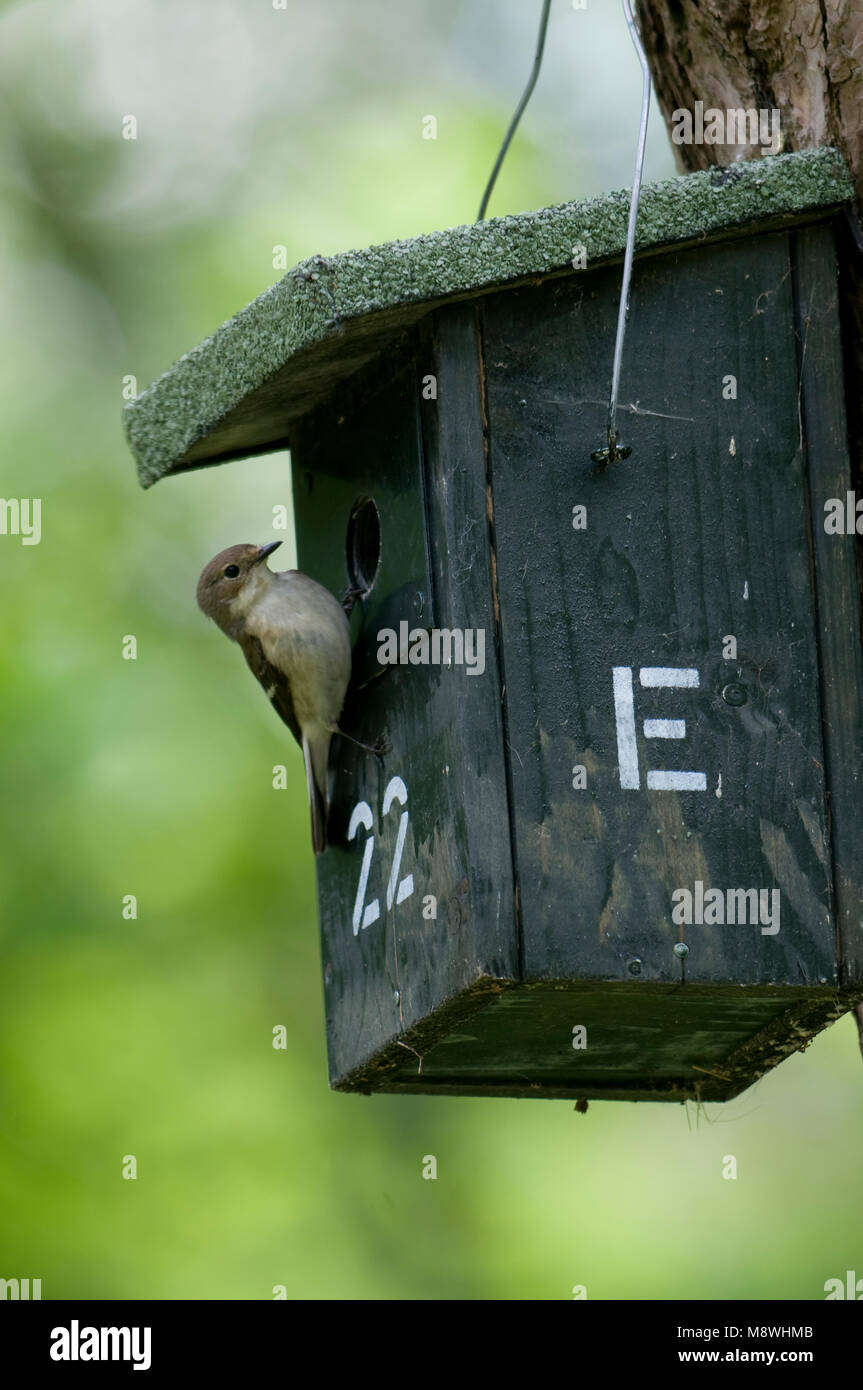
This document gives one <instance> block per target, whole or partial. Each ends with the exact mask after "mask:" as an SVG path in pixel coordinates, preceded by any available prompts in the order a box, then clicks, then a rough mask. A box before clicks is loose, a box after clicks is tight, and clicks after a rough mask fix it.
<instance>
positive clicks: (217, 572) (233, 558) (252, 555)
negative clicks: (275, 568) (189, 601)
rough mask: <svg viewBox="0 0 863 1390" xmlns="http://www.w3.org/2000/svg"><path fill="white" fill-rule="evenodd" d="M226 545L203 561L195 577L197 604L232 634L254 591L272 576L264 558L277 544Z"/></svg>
mask: <svg viewBox="0 0 863 1390" xmlns="http://www.w3.org/2000/svg"><path fill="white" fill-rule="evenodd" d="M281 543H282V542H281V541H270V544H269V545H229V546H228V548H227V550H220V551H219V554H218V555H215V556H214V557H213V559H212V560H211V561H210V563H209V564H208V565H205V566H204V568H203V570H202V572H201V577H200V579H199V580H198V607H199V608H200V609H201V611H202V612H203V613H206V615H207V617H208V618H212V619H213V622H214V623H217V624H218V626H219V627H220V628H221V629H222V631H223V632H226V633H227V634H228V636H229V637H235V636H236V635H237V633H238V632H239V631H240V630H241V629H242V627H243V621H244V619H245V615H246V613H247V612H248V610H249V608H250V606H251V604H252V603H253V602H254V600H255V598H256V597H257V596H258V594H259V593H260V592H261V591H262V590H263V589H264V588H265V587H266V586H267V584H268V583H269V582H270V581H271V580H272V578H273V576H272V573H271V572H270V570H269V569H268V568H267V565H266V559H267V556H268V555H272V553H273V551H274V550H275V549H277V547H278V546H280V545H281Z"/></svg>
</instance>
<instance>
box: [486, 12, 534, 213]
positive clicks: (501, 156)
mask: <svg viewBox="0 0 863 1390" xmlns="http://www.w3.org/2000/svg"><path fill="white" fill-rule="evenodd" d="M550 9H551V0H543V3H542V14H541V15H540V20H539V35H538V37H537V40H536V56H535V58H534V60H533V67H532V69H531V73H530V77H529V79H528V83H527V86H526V87H525V89H524V92H523V93H522V97H521V101H520V102H519V103H518V106H517V107H516V108H515V115H514V116H513V118H512V120H511V121H510V123H509V130H508V131H507V132H506V135H505V136H504V137H503V144H502V145H501V147H500V150H499V151H498V156H497V159H496V160H495V162H494V168H493V169H492V171H491V177H490V178H489V181H488V183H487V184H486V186H485V193H483V195H482V202H481V203H480V205H479V212H478V213H477V215H476V220H477V222H482V220H483V218H484V217H485V213H486V208H487V207H488V200H489V198H490V197H491V195H492V192H493V190H494V186H495V183H496V182H497V176H498V174H499V173H500V166H501V165H502V164H503V161H504V160H505V159H506V152H507V150H508V149H509V146H510V142H511V140H512V137H513V136H514V135H515V130H516V126H517V125H518V123H519V121H520V120H521V118H522V114H523V112H524V108H525V107H526V106H527V103H528V102H529V101H530V98H531V95H532V93H533V89H534V87H535V86H536V79H537V78H538V77H539V69H540V67H541V66H542V51H543V49H544V48H545V31H546V29H547V28H548V12H549V10H550Z"/></svg>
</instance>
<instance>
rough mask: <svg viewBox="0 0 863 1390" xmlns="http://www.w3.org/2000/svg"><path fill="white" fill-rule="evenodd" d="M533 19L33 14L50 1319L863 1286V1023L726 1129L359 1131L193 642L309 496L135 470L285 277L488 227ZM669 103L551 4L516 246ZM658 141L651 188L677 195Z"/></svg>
mask: <svg viewBox="0 0 863 1390" xmlns="http://www.w3.org/2000/svg"><path fill="white" fill-rule="evenodd" d="M539 9H540V5H539V0H536V3H535V4H528V3H525V0H469V3H468V2H467V0H458V2H457V0H428V2H427V3H420V0H363V3H362V4H361V5H357V4H356V3H355V2H354V0H320V3H318V4H315V5H309V4H307V3H304V2H303V0H288V3H287V4H286V7H285V8H284V9H276V8H274V6H273V4H272V2H271V0H258V3H254V4H253V3H249V2H248V0H183V3H182V4H179V5H178V4H176V3H175V4H171V3H168V0H134V3H133V2H132V0H129V3H118V0H110V3H109V0H70V3H66V4H64V5H63V6H58V5H56V4H49V3H47V0H41V2H40V3H22V4H9V5H6V6H5V7H3V8H2V9H0V154H2V159H0V165H2V172H0V180H2V182H0V195H2V202H0V303H2V323H3V333H4V339H5V341H4V350H3V369H2V372H0V397H2V419H3V448H2V493H3V495H4V496H6V497H10V496H19V497H21V496H25V497H34V496H38V497H41V498H42V500H43V523H42V524H43V535H42V541H41V544H39V545H37V546H36V545H34V546H24V545H22V544H21V543H20V541H19V540H18V539H17V538H15V537H12V536H4V537H0V560H1V561H2V610H0V611H2V630H3V640H2V651H0V661H2V680H0V717H2V727H3V731H4V737H3V740H2V747H3V754H2V756H3V771H4V779H3V780H4V784H5V785H4V795H3V798H2V811H0V815H2V870H0V902H2V922H3V933H4V942H3V967H2V1152H0V1229H2V1238H0V1276H2V1277H7V1278H12V1277H18V1278H26V1277H29V1278H41V1279H42V1281H43V1297H45V1298H78V1297H80V1298H110V1297H117V1298H207V1299H212V1298H232V1299H233V1298H253V1299H267V1298H271V1297H272V1291H273V1287H274V1286H276V1285H284V1286H285V1287H286V1289H287V1294H288V1297H289V1298H336V1299H356V1298H369V1299H423V1298H430V1299H443V1298H459V1299H483V1298H492V1299H546V1298H549V1299H567V1298H570V1297H571V1296H572V1295H571V1290H572V1287H573V1285H576V1284H583V1285H586V1286H587V1292H588V1297H589V1298H591V1299H609V1298H623V1299H642V1298H660V1299H676V1298H686V1299H691V1298H695V1299H701V1298H708V1297H719V1298H726V1297H743V1298H823V1296H824V1294H823V1285H824V1281H825V1280H826V1279H827V1278H830V1277H834V1276H838V1277H842V1278H844V1275H845V1271H846V1270H848V1269H857V1270H858V1271H859V1273H860V1274H863V1243H861V1240H860V1234H859V1233H860V1231H861V1230H863V1193H861V1180H860V1174H861V1171H863V1066H861V1060H860V1056H859V1054H858V1051H857V1047H856V1042H855V1030H854V1028H853V1026H852V1023H851V1021H850V1019H848V1018H845V1019H842V1020H841V1021H840V1022H839V1023H838V1024H837V1025H835V1026H834V1027H833V1028H831V1029H829V1030H828V1031H827V1032H826V1033H825V1034H823V1035H822V1036H821V1037H820V1038H819V1039H818V1040H817V1042H816V1043H815V1044H814V1045H813V1046H812V1047H811V1048H810V1050H809V1051H808V1052H807V1053H806V1055H805V1056H803V1055H798V1056H795V1057H794V1058H792V1059H791V1060H790V1061H788V1062H787V1063H785V1064H784V1065H783V1066H782V1067H780V1068H779V1069H778V1070H777V1071H776V1072H774V1073H773V1074H772V1075H770V1076H768V1077H766V1078H765V1079H764V1080H763V1081H762V1082H761V1083H759V1084H758V1085H757V1086H756V1087H754V1088H752V1089H751V1090H750V1091H749V1092H748V1093H747V1094H745V1095H744V1096H742V1097H740V1098H739V1099H738V1100H737V1101H735V1102H733V1103H732V1104H730V1105H728V1106H725V1107H720V1106H714V1107H709V1108H708V1109H707V1110H702V1111H701V1112H699V1113H696V1111H695V1109H694V1108H689V1109H688V1110H686V1109H683V1108H681V1107H672V1106H668V1107H663V1106H658V1105H653V1106H651V1105H638V1106H634V1105H623V1104H599V1103H594V1104H591V1106H590V1110H589V1113H588V1114H587V1115H586V1116H579V1115H575V1114H574V1113H573V1109H572V1106H571V1105H570V1104H567V1103H565V1102H540V1101H537V1102H535V1103H532V1102H527V1101H523V1102H516V1101H490V1100H447V1099H436V1098H410V1097H373V1098H364V1097H354V1096H342V1095H335V1094H333V1093H331V1092H330V1091H329V1090H328V1087H327V1079H326V1056H325V1039H324V1020H323V1009H322V985H321V979H320V962H319V954H318V941H317V927H316V908H315V887H314V867H313V858H312V855H311V852H310V848H309V844H308V825H307V822H308V813H307V808H306V804H305V791H304V781H303V775H302V760H301V758H300V755H299V752H298V750H297V749H296V748H295V746H294V745H293V743H292V742H291V740H290V739H289V738H288V737H287V734H286V731H285V730H284V729H283V728H282V727H281V726H280V725H279V723H278V722H277V721H276V719H275V718H274V717H273V715H272V712H271V711H270V709H269V708H268V706H267V703H266V701H265V700H263V699H262V698H260V697H259V694H257V693H256V692H255V690H254V689H253V688H252V685H251V684H250V680H249V676H248V672H247V671H246V669H245V667H244V663H243V661H242V658H241V656H240V654H239V652H238V651H237V650H236V649H233V648H231V647H230V646H229V645H228V643H227V642H225V640H224V638H223V637H222V636H221V635H220V634H218V633H217V631H216V630H215V628H213V627H212V626H210V625H208V624H206V623H205V621H204V619H203V618H202V617H201V615H200V614H199V613H198V611H197V609H196V606H195V601H194V589H195V582H196V579H197V575H198V573H199V570H200V568H201V566H202V564H203V563H204V561H205V560H207V559H208V558H209V557H210V556H211V555H212V554H213V553H214V552H215V551H216V550H218V549H220V548H221V547H222V546H223V545H227V544H229V543H232V542H234V541H238V540H254V541H259V542H263V541H265V540H267V539H271V538H273V537H274V533H273V531H272V508H273V506H274V505H276V504H279V503H285V504H288V503H289V502H290V475H289V460H288V458H287V457H286V456H285V455H274V456H270V457H267V458H264V459H257V460H251V461H248V462H241V463H235V464H232V465H230V466H228V467H223V468H217V469H212V470H207V471H204V472H200V473H197V474H191V475H186V476H184V477H179V478H175V479H171V480H168V481H166V482H164V483H161V484H159V486H158V487H156V488H155V489H154V490H152V491H150V492H148V493H142V492H141V491H140V490H139V489H138V486H137V483H136V481H135V475H134V468H133V464H132V460H131V457H130V455H129V453H128V451H127V449H126V447H125V444H124V440H123V437H122V432H121V426H120V413H121V404H122V401H121V390H122V382H123V378H124V377H125V376H126V375H127V374H133V375H134V376H135V377H136V378H137V381H138V385H139V387H143V386H145V385H147V384H148V383H149V382H150V381H151V380H152V379H153V377H155V376H156V375H158V373H159V372H161V371H163V370H165V368H166V367H168V366H169V365H170V363H171V361H172V360H174V359H175V358H176V357H177V356H179V355H180V354H181V353H182V352H184V351H187V350H188V349H189V348H191V347H192V346H193V345H194V344H196V343H197V342H199V341H200V340H201V339H202V338H203V337H205V336H206V335H207V334H209V333H210V332H212V330H213V329H214V328H215V327H216V325H217V324H218V323H219V322H220V321H221V320H223V319H225V318H228V317H229V316H230V315H231V314H233V313H234V312H235V311H236V310H237V309H239V308H240V307H241V306H242V305H243V304H244V303H246V302H247V301H248V300H249V299H251V298H252V297H254V296H255V295H256V294H258V293H259V292H260V291H261V290H263V289H264V288H265V287H266V286H267V285H268V284H270V283H272V282H273V281H274V280H275V279H277V278H278V274H279V272H277V271H275V270H274V269H273V261H272V257H273V247H274V246H276V245H284V246H286V247H287V252H288V263H289V264H293V263H294V262H295V261H297V260H299V259H301V258H303V257H305V256H308V255H311V254H313V253H316V252H319V253H323V254H330V253H333V252H337V251H342V250H347V249H349V248H353V247H360V246H364V245H367V244H370V243H373V242H379V241H384V240H389V239H391V238H394V237H404V236H411V235H414V234H417V233H421V232H425V231H429V230H432V229H434V228H438V227H445V226H450V225H454V224H456V223H460V222H466V221H471V220H472V218H473V217H474V216H475V213H476V207H477V204H478V202H479V197H480V194H481V192H482V188H483V186H484V183H485V179H486V176H487V174H488V171H489V168H490V166H491V163H492V160H493V158H494V155H495V152H496V149H497V145H498V143H499V140H500V137H501V135H502V133H503V130H504V129H505V127H506V124H507V121H508V119H509V116H510V114H511V111H512V108H513V106H514V103H515V101H516V99H517V97H518V95H519V93H520V91H521V89H522V86H523V84H524V81H525V79H526V76H527V72H528V70H529V67H530V62H531V58H532V53H533V44H534V37H535V27H536V23H537V18H538V14H539ZM639 98H640V80H639V69H638V66H637V62H636V59H635V57H634V55H633V53H632V51H631V49H630V46H629V42H628V38H627V35H626V31H625V28H624V25H623V20H622V18H621V16H620V12H619V8H618V6H617V5H612V4H610V3H607V0H603V3H600V0H589V4H588V7H587V9H586V10H575V9H574V8H573V7H572V6H571V5H570V4H568V3H567V0H557V3H556V4H555V5H554V6H553V8H552V18H551V30H550V35H549V43H548V48H547V54H546V64H545V69H544V72H543V74H542V77H541V79H540V83H539V86H538V88H537V90H536V93H535V97H534V101H533V103H532V105H531V107H530V108H529V111H528V114H527V116H526V117H525V119H524V122H523V125H522V128H521V130H520V133H519V136H518V138H517V140H516V143H515V145H514V147H513V149H512V151H511V154H510V157H509V159H508V161H507V163H506V165H505V167H504V172H503V174H502V176H501V179H500V182H499V184H498V188H497V191H496V194H495V197H494V200H493V203H492V207H491V212H492V213H495V212H515V211H520V210H523V209H526V208H531V207H538V206H541V205H543V204H545V203H553V202H559V201H563V200H565V199H566V198H569V197H573V196H581V195H589V194H593V193H597V192H600V191H602V190H606V189H609V188H615V187H622V186H625V185H627V184H628V183H629V181H630V177H631V165H632V159H633V154H634V147H635V138H636V130H637V120H638V109H639ZM427 114H434V115H435V116H436V117H437V120H438V138H437V140H436V141H428V140H423V139H422V135H421V132H422V118H423V116H425V115H427ZM127 115H134V116H135V117H136V119H137V123H138V137H137V139H136V140H134V141H131V140H125V139H123V138H122V136H121V131H122V123H123V119H124V117H125V116H127ZM651 120H652V129H651V132H650V137H649V143H648V159H647V167H646V177H647V178H648V179H649V178H657V177H664V176H667V175H670V174H672V173H673V172H674V170H673V163H672V158H671V155H670V152H669V148H668V144H667V141H666V137H665V133H664V130H663V128H662V123H661V120H660V118H659V116H658V113H657V112H656V111H655V110H654V113H653V115H652V118H651ZM283 555H285V551H282V552H280V557H279V558H281V556H283ZM289 559H290V557H286V562H288V561H289ZM127 634H133V635H134V636H135V637H136V638H137V642H138V657H137V660H135V661H126V660H123V659H122V656H121V651H122V641H123V638H124V636H126V635H127ZM283 761H284V762H286V763H287V765H288V767H289V772H290V790H289V791H287V792H276V791H274V790H273V789H272V787H271V768H272V766H273V764H274V763H279V762H283ZM125 894H135V895H136V896H137V900H138V915H137V919H136V920H126V919H124V918H123V916H122V899H123V896H124V895H125ZM276 1024H284V1025H285V1026H286V1028H287V1031H288V1039H289V1045H288V1049H287V1051H274V1050H273V1047H272V1045H271V1044H272V1028H273V1026H274V1025H276ZM127 1154H134V1155H135V1156H136V1158H137V1162H138V1177H137V1180H136V1181H134V1182H132V1181H124V1180H123V1178H122V1176H121V1171H122V1163H123V1156H124V1155H127ZM425 1154H434V1155H436V1157H437V1160H438V1178H437V1180H436V1181H425V1180H423V1178H422V1159H423V1156H424V1155H425ZM728 1154H733V1155H735V1156H736V1158H737V1161H738V1171H739V1176H738V1178H737V1180H736V1181H727V1180H723V1178H722V1165H723V1160H724V1157H725V1156H726V1155H728Z"/></svg>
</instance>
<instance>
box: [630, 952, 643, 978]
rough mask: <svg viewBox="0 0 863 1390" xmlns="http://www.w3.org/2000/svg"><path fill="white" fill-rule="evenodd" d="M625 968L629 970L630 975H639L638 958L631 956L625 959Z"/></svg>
mask: <svg viewBox="0 0 863 1390" xmlns="http://www.w3.org/2000/svg"><path fill="white" fill-rule="evenodd" d="M626 968H627V970H628V971H629V973H630V975H640V974H641V961H640V960H639V959H638V957H637V956H633V958H632V960H630V961H627V963H626Z"/></svg>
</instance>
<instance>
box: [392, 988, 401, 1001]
mask: <svg viewBox="0 0 863 1390" xmlns="http://www.w3.org/2000/svg"><path fill="white" fill-rule="evenodd" d="M400 999H401V995H400V994H399V992H398V990H397V989H394V990H393V1003H394V1004H398V1002H399V1000H400Z"/></svg>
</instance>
